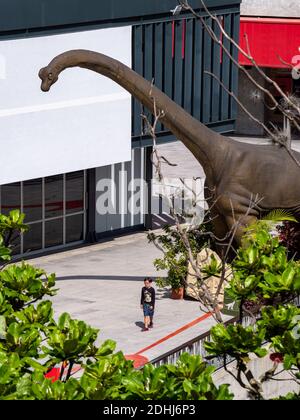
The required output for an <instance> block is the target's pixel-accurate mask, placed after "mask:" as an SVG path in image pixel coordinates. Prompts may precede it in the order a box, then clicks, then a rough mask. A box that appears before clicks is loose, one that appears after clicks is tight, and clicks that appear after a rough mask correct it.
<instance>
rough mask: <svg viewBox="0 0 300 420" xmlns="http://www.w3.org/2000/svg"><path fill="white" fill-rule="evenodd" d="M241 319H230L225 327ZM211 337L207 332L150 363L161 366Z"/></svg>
mask: <svg viewBox="0 0 300 420" xmlns="http://www.w3.org/2000/svg"><path fill="white" fill-rule="evenodd" d="M238 320H239V318H238V317H233V318H231V319H229V320H228V321H226V322H225V323H224V325H229V324H234V323H236V322H238ZM209 337H210V331H206V332H204V333H202V334H200V335H198V336H197V337H195V338H192V339H191V340H189V341H186V342H185V343H183V344H181V345H179V346H177V347H175V348H174V349H172V350H169V351H167V352H166V353H164V354H162V355H160V356H158V357H156V358H155V359H152V360H150V361H149V363H151V364H152V365H157V366H160V365H161V364H164V363H165V362H164V361H165V360H166V359H168V358H170V356H175V355H176V353H180V354H181V353H183V350H185V349H186V348H189V347H192V346H193V345H194V344H195V343H200V342H201V341H208V340H207V339H209ZM180 354H178V357H177V358H176V359H178V358H179V356H180Z"/></svg>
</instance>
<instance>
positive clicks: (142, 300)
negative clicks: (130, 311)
mask: <svg viewBox="0 0 300 420" xmlns="http://www.w3.org/2000/svg"><path fill="white" fill-rule="evenodd" d="M143 303H144V295H143V289H142V291H141V305H143Z"/></svg>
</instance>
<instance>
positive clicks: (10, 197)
mask: <svg viewBox="0 0 300 420" xmlns="http://www.w3.org/2000/svg"><path fill="white" fill-rule="evenodd" d="M15 209H21V183H20V182H15V183H14V184H6V185H2V186H1V213H3V214H8V213H9V212H10V211H11V210H15Z"/></svg>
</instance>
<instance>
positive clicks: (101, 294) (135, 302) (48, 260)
mask: <svg viewBox="0 0 300 420" xmlns="http://www.w3.org/2000/svg"><path fill="white" fill-rule="evenodd" d="M159 255H160V251H158V250H157V249H156V248H155V246H154V245H153V244H148V241H147V238H146V234H145V233H137V234H134V235H130V236H123V237H120V238H117V239H115V240H112V241H110V242H106V243H100V244H96V245H92V246H88V247H85V248H81V249H76V250H72V251H66V252H62V253H59V254H53V255H49V256H45V257H41V258H36V259H33V260H32V261H30V262H31V263H32V264H34V265H35V266H39V267H42V268H44V269H45V270H46V271H47V272H49V273H51V272H55V273H56V275H57V287H58V288H59V289H60V290H59V292H58V294H57V296H55V297H54V298H53V304H54V309H55V314H56V317H57V316H58V314H61V313H63V312H69V313H70V314H71V315H72V317H74V318H77V319H82V320H84V321H85V322H87V323H88V324H90V325H91V326H93V327H96V328H99V329H100V330H101V331H100V334H99V342H101V341H104V340H105V339H108V338H110V339H113V340H115V341H116V342H117V348H118V349H120V350H122V351H123V352H124V353H125V354H134V353H140V350H142V349H143V348H145V347H148V346H151V345H152V344H155V342H156V341H158V340H161V339H162V338H164V337H166V336H168V335H170V334H173V333H174V332H176V330H178V329H181V328H182V327H183V326H185V325H187V324H190V323H191V322H192V321H194V320H195V319H197V318H200V317H201V315H203V312H201V311H200V308H199V304H198V302H196V301H186V300H184V301H175V300H172V299H170V298H169V292H168V291H166V290H164V291H159V290H158V291H157V303H156V311H155V320H154V322H155V325H154V328H153V329H152V330H149V332H141V326H142V321H143V314H142V310H141V309H140V301H139V300H140V291H141V287H142V286H143V279H144V277H146V276H153V277H155V276H157V272H156V270H155V268H154V267H153V264H152V261H153V260H154V258H156V257H158V256H159ZM160 274H162V275H164V273H160ZM199 321H200V322H198V323H196V325H193V326H190V327H189V328H187V329H186V330H184V331H182V332H181V333H179V334H177V335H175V336H174V337H170V338H169V339H167V340H165V341H163V342H162V343H161V344H159V345H155V346H154V347H152V348H151V349H149V350H148V351H145V352H142V353H141V355H143V356H145V357H147V358H148V359H149V360H151V359H153V358H155V357H157V356H159V355H161V354H163V353H165V352H166V351H169V350H171V349H172V348H174V347H177V346H178V345H180V344H183V343H185V342H186V341H188V340H189V339H191V338H194V337H196V336H197V335H200V334H202V333H203V332H205V331H207V330H208V329H209V328H210V327H211V325H212V324H213V323H214V321H213V319H212V318H211V317H209V318H207V319H204V320H202V321H201V320H199Z"/></svg>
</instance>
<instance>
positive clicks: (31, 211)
mask: <svg viewBox="0 0 300 420" xmlns="http://www.w3.org/2000/svg"><path fill="white" fill-rule="evenodd" d="M23 200H24V203H23V211H24V213H25V215H26V218H25V222H34V221H35V220H41V219H42V179H41V178H39V179H32V180H31V181H25V182H24V183H23Z"/></svg>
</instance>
